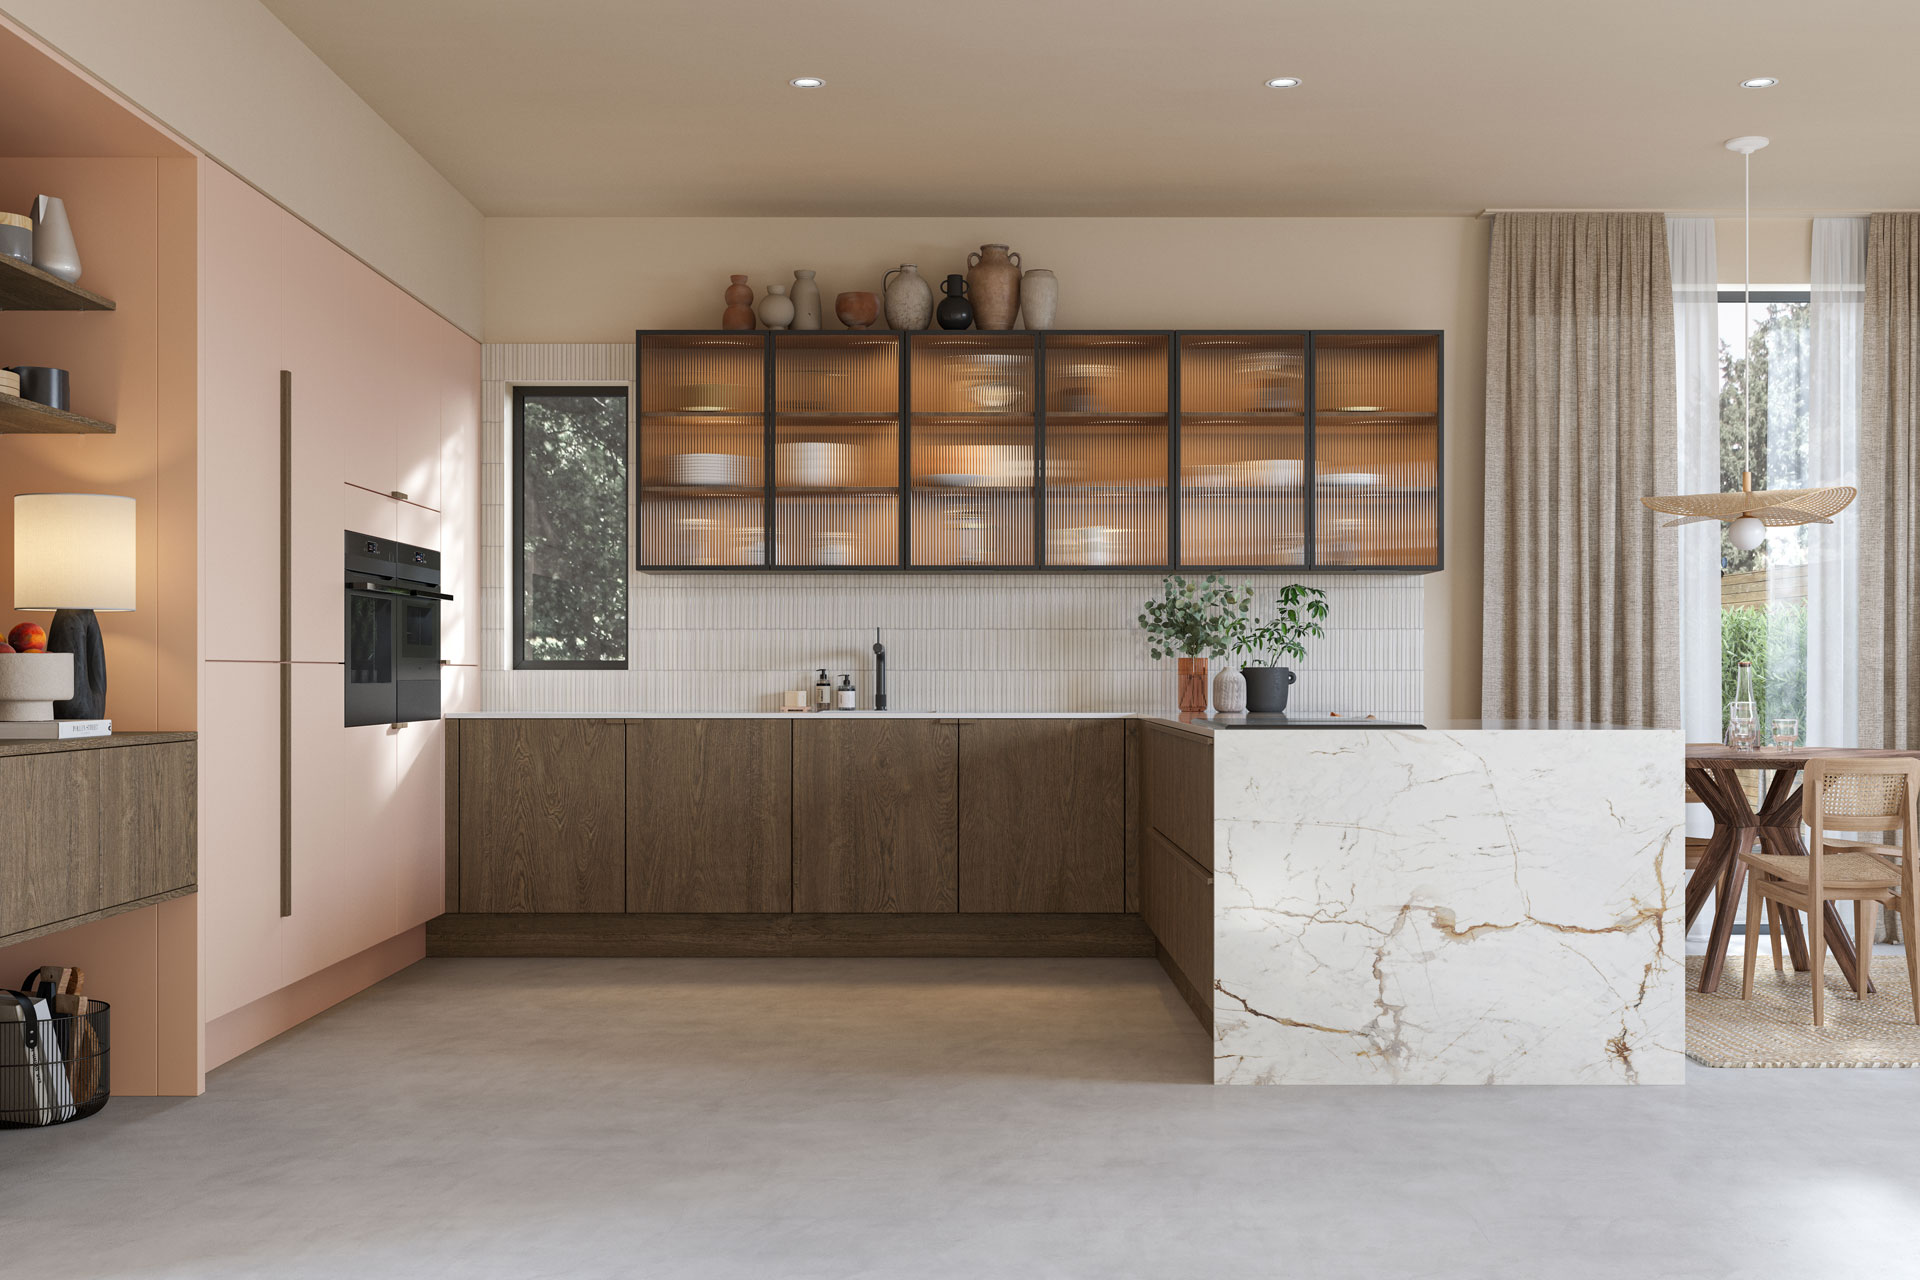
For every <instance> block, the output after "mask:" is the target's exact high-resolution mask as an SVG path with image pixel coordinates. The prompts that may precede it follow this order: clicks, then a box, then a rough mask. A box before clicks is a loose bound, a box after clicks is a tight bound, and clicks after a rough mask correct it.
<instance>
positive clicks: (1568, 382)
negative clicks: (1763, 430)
mask: <svg viewBox="0 0 1920 1280" xmlns="http://www.w3.org/2000/svg"><path fill="white" fill-rule="evenodd" d="M1675 398H1676V387H1675V375H1674V331H1673V285H1672V279H1671V275H1670V269H1669V264H1668V260H1667V229H1666V219H1665V217H1664V215H1662V214H1658V213H1513V214H1499V215H1496V216H1495V218H1494V220H1493V252H1492V257H1491V261H1490V265H1489V270H1488V279H1487V498H1486V503H1487V508H1486V608H1485V619H1484V621H1485V656H1484V658H1483V660H1482V661H1483V672H1482V693H1481V707H1482V714H1483V715H1485V716H1487V717H1488V718H1490V719H1527V720H1566V721H1580V722H1586V723H1594V724H1618V725H1653V726H1658V727H1678V725H1679V724H1680V634H1679V632H1680V599H1679V570H1678V546H1679V540H1678V539H1677V538H1676V537H1675V536H1674V534H1673V533H1671V532H1662V531H1661V530H1660V529H1659V527H1658V523H1659V520H1658V518H1657V517H1655V516H1654V514H1653V513H1652V512H1650V511H1648V510H1647V509H1646V508H1645V507H1643V506H1641V505H1640V499H1641V498H1642V497H1645V496H1647V495H1650V494H1656V493H1673V492H1675V491H1676V490H1675V482H1676V478H1677V476H1678V474H1679V443H1678V439H1677V434H1676V426H1675V420H1676V411H1675Z"/></svg>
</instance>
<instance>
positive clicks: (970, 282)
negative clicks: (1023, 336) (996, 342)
mask: <svg viewBox="0 0 1920 1280" xmlns="http://www.w3.org/2000/svg"><path fill="white" fill-rule="evenodd" d="M967 297H968V299H969V300H971V301H972V303H973V327H974V328H976V329H1011V328H1013V320H1014V317H1015V316H1017V315H1019V314H1020V255H1019V254H1017V253H1010V252H1008V250H1007V246H1005V245H1003V244H983V245H981V246H980V252H978V253H970V254H968V255H967Z"/></svg>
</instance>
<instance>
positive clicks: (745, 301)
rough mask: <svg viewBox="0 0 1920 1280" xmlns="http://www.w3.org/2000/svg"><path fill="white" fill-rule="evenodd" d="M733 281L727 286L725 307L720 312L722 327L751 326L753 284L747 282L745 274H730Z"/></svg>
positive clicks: (748, 327)
mask: <svg viewBox="0 0 1920 1280" xmlns="http://www.w3.org/2000/svg"><path fill="white" fill-rule="evenodd" d="M728 278H729V279H731V280H732V281H733V283H732V284H730V285H728V286H727V293H726V300H727V309H726V310H725V311H722V312H721V313H720V327H721V328H722V329H751V328H753V323H754V321H753V286H752V285H750V284H748V283H747V278H746V277H745V276H730V277H728Z"/></svg>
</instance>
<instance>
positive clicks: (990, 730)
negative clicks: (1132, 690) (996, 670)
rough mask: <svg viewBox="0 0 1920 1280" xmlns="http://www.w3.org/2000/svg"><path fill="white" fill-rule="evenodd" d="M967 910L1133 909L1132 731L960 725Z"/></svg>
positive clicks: (1060, 724)
mask: <svg viewBox="0 0 1920 1280" xmlns="http://www.w3.org/2000/svg"><path fill="white" fill-rule="evenodd" d="M960 909H961V910H962V911H1068V912H1072V911H1123V910H1125V909H1126V726H1125V724H1124V722H1122V721H1119V720H968V721H965V722H963V723H962V724H961V725H960Z"/></svg>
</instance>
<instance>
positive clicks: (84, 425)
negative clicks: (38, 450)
mask: <svg viewBox="0 0 1920 1280" xmlns="http://www.w3.org/2000/svg"><path fill="white" fill-rule="evenodd" d="M112 434H113V424H112V423H111V422H96V421H94V420H93V419H92V418H83V417H81V416H80V415H79V414H77V413H68V412H67V411H66V410H65V409H49V408H48V407H47V406H46V405H44V404H35V403H34V402H33V401H31V400H22V399H21V398H20V397H19V396H10V395H7V394H6V393H5V392H0V436H110V435H112Z"/></svg>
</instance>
